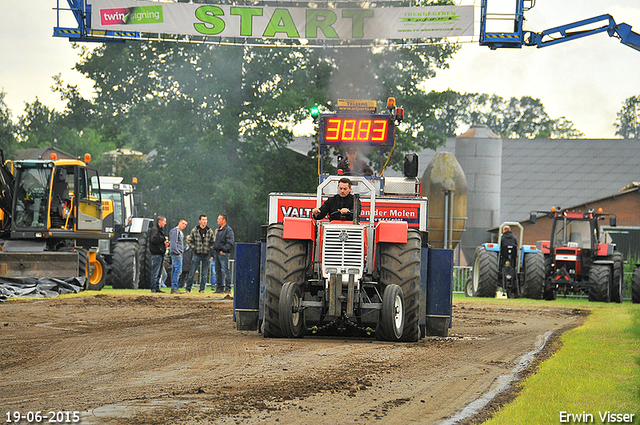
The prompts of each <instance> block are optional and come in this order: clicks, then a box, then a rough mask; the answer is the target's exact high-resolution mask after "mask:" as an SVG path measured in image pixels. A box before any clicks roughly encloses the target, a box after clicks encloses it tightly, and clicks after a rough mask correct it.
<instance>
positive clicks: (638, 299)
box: [631, 266, 640, 304]
mask: <svg viewBox="0 0 640 425" xmlns="http://www.w3.org/2000/svg"><path fill="white" fill-rule="evenodd" d="M631 302H633V303H634V304H638V303H640V266H636V269H635V270H634V271H633V277H632V278H631Z"/></svg>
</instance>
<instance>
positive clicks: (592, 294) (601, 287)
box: [589, 265, 611, 303]
mask: <svg viewBox="0 0 640 425" xmlns="http://www.w3.org/2000/svg"><path fill="white" fill-rule="evenodd" d="M589 280H590V281H591V282H592V283H594V284H595V285H594V286H592V287H591V288H589V301H601V302H605V303H608V302H611V292H610V291H609V290H610V289H611V270H610V269H609V267H608V266H600V265H595V266H591V270H590V271H589Z"/></svg>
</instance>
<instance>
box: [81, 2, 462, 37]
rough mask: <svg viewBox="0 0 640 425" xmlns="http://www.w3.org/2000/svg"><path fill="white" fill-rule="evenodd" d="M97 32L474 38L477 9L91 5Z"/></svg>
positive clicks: (455, 7)
mask: <svg viewBox="0 0 640 425" xmlns="http://www.w3.org/2000/svg"><path fill="white" fill-rule="evenodd" d="M89 4H91V6H92V9H91V29H94V30H113V31H138V32H147V33H160V34H179V35H192V36H217V37H231V38H233V37H236V38H237V37H240V38H275V39H309V40H336V41H339V40H373V39H402V38H440V37H460V36H472V35H473V12H474V7H473V6H430V7H386V8H372V9H318V8H302V7H285V6H282V7H263V6H244V5H243V6H231V5H214V4H193V3H167V2H162V3H160V2H149V1H135V0H128V1H127V0H89Z"/></svg>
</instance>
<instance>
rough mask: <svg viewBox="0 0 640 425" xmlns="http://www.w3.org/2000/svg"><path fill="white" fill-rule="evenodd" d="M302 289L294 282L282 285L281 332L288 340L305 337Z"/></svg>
mask: <svg viewBox="0 0 640 425" xmlns="http://www.w3.org/2000/svg"><path fill="white" fill-rule="evenodd" d="M302 296H303V294H302V288H301V287H300V285H298V284H297V283H294V282H286V283H285V284H284V285H282V292H281V293H280V301H279V306H278V312H279V314H280V330H281V331H282V334H283V335H284V336H285V337H286V338H301V337H303V336H304V333H305V330H306V327H305V325H304V314H303V312H302V310H301V307H302V306H301V305H300V304H301V301H302Z"/></svg>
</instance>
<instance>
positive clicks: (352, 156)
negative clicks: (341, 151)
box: [338, 146, 373, 176]
mask: <svg viewBox="0 0 640 425" xmlns="http://www.w3.org/2000/svg"><path fill="white" fill-rule="evenodd" d="M338 170H342V172H343V173H344V175H345V176H372V175H373V170H372V169H371V167H370V166H369V164H367V163H366V162H365V161H363V160H362V159H360V158H358V150H357V149H356V147H355V146H349V147H348V148H347V157H346V158H345V159H343V160H342V161H340V162H339V163H338Z"/></svg>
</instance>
